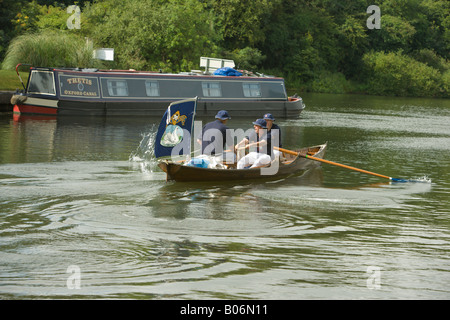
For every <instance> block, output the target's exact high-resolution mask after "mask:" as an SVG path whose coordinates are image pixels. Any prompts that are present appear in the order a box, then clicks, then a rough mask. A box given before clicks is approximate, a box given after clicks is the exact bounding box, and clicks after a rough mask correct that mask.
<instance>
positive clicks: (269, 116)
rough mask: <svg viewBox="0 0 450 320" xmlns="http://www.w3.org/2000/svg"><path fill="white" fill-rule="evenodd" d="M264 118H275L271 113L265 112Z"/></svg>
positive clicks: (273, 119)
mask: <svg viewBox="0 0 450 320" xmlns="http://www.w3.org/2000/svg"><path fill="white" fill-rule="evenodd" d="M264 120H272V121H275V118H274V117H273V115H272V114H271V113H266V114H265V115H264Z"/></svg>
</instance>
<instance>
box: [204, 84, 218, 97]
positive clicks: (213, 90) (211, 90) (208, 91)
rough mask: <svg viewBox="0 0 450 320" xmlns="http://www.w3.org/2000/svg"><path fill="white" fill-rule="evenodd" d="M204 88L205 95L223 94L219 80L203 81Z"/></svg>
mask: <svg viewBox="0 0 450 320" xmlns="http://www.w3.org/2000/svg"><path fill="white" fill-rule="evenodd" d="M202 89H203V96H204V97H221V96H222V90H221V89H220V83H218V82H202Z"/></svg>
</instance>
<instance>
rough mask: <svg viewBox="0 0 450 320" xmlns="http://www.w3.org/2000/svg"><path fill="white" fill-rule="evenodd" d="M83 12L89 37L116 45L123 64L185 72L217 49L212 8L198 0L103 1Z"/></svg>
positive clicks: (129, 66) (114, 46) (106, 45)
mask: <svg viewBox="0 0 450 320" xmlns="http://www.w3.org/2000/svg"><path fill="white" fill-rule="evenodd" d="M83 17H84V18H85V19H87V22H86V26H87V29H85V30H86V32H87V34H88V35H89V37H91V38H92V39H93V40H94V41H95V42H96V43H97V44H99V45H102V46H105V47H111V48H114V49H115V56H116V57H117V66H120V67H122V68H127V69H128V68H133V69H156V70H157V69H160V68H161V69H165V70H166V71H181V70H183V71H186V70H189V69H190V68H193V67H196V68H198V63H199V59H200V57H201V56H203V55H207V54H211V53H214V52H216V51H217V45H216V42H215V39H216V38H217V35H216V33H215V31H214V29H213V28H211V26H210V23H209V21H211V20H212V17H211V13H210V12H208V11H206V10H205V7H204V5H203V4H202V3H201V2H199V1H197V0H187V1H182V0H172V1H168V2H167V1H158V0H130V1H126V2H123V1H118V0H105V1H103V2H98V3H95V4H93V5H90V6H87V7H86V9H85V12H84V16H83Z"/></svg>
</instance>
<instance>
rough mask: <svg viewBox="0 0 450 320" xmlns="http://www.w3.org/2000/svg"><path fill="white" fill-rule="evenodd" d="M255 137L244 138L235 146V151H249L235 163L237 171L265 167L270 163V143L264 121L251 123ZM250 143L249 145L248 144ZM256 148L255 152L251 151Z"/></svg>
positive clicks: (258, 120) (259, 120)
mask: <svg viewBox="0 0 450 320" xmlns="http://www.w3.org/2000/svg"><path fill="white" fill-rule="evenodd" d="M253 128H254V129H255V135H254V137H253V139H252V138H244V139H243V140H242V141H241V142H239V143H238V144H237V145H236V147H235V148H236V151H237V152H239V151H240V150H245V149H249V151H250V152H249V153H248V154H247V155H246V156H244V157H242V158H241V159H240V160H239V161H238V163H237V169H244V168H246V167H248V166H250V168H254V167H261V166H267V165H269V164H270V162H271V161H272V158H271V154H272V151H273V150H272V142H271V137H270V135H268V134H267V124H266V121H265V120H264V119H257V120H256V121H255V122H253ZM249 142H250V143H249ZM252 148H256V151H251V150H252Z"/></svg>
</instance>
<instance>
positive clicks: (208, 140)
mask: <svg viewBox="0 0 450 320" xmlns="http://www.w3.org/2000/svg"><path fill="white" fill-rule="evenodd" d="M215 118H216V120H215V121H212V122H209V123H207V124H205V125H204V126H203V128H202V134H201V137H199V138H198V139H197V142H198V143H199V144H200V145H201V147H202V154H206V155H211V156H221V157H225V155H226V156H227V162H233V161H234V153H233V152H227V153H224V151H225V150H226V149H227V148H232V147H233V142H234V138H233V136H232V135H231V131H230V130H228V129H229V128H228V127H227V125H226V123H227V121H228V120H229V119H231V117H230V115H229V114H228V112H227V111H226V110H220V111H219V112H217V114H216V116H215ZM228 156H231V157H232V158H233V159H228Z"/></svg>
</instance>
